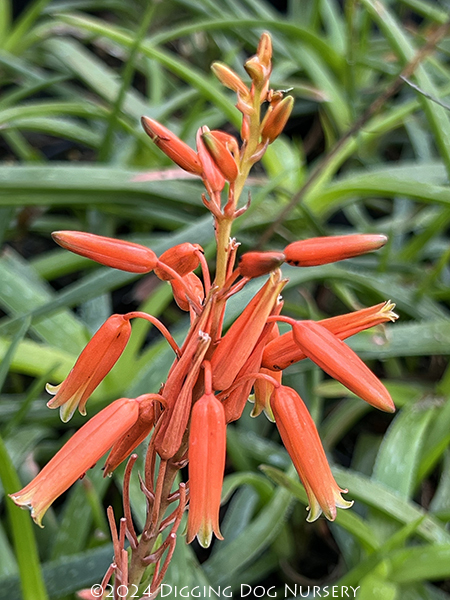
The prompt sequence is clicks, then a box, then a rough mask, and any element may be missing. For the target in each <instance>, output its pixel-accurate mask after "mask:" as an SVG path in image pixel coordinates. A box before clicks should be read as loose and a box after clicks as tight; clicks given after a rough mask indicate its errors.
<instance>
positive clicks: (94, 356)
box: [46, 315, 131, 423]
mask: <svg viewBox="0 0 450 600" xmlns="http://www.w3.org/2000/svg"><path fill="white" fill-rule="evenodd" d="M130 335H131V325H130V320H129V319H128V318H127V316H126V315H112V316H111V317H109V319H108V320H107V321H106V322H105V323H104V324H103V325H102V326H101V327H100V329H99V330H98V331H97V332H96V333H95V334H94V336H93V338H92V339H91V341H90V342H89V343H88V345H87V346H86V348H85V349H84V350H83V352H82V353H81V354H80V356H79V357H78V360H77V362H76V363H75V366H74V367H73V369H72V370H71V371H70V373H69V375H68V376H67V377H66V379H65V380H64V381H63V382H62V383H60V384H59V385H50V384H49V383H47V385H46V390H47V392H48V393H49V394H54V395H55V397H54V398H52V399H51V400H50V401H49V402H48V403H47V406H48V407H49V408H59V407H61V409H60V414H61V420H62V421H63V422H64V423H66V422H67V421H68V420H69V419H70V418H71V417H72V415H73V413H74V412H75V410H76V408H77V406H78V408H79V411H80V413H81V414H82V415H85V414H86V408H85V407H86V402H87V400H88V398H89V396H90V395H91V394H92V392H93V391H94V390H95V388H96V387H97V386H98V385H99V383H100V382H101V381H102V379H104V377H105V376H106V375H107V374H108V373H109V372H110V370H111V369H112V368H113V366H114V365H115V364H116V362H117V360H118V359H119V357H120V355H121V354H122V352H123V350H124V349H125V346H126V345H127V342H128V340H129V338H130Z"/></svg>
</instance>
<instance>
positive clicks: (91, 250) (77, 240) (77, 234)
mask: <svg viewBox="0 0 450 600" xmlns="http://www.w3.org/2000/svg"><path fill="white" fill-rule="evenodd" d="M52 238H53V239H54V240H55V242H56V243H57V244H59V245H60V246H62V247H63V248H65V249H66V250H70V251H71V252H74V253H75V254H80V255H81V256H85V257H86V258H90V259H91V260H95V261H96V262H98V263H100V264H102V265H105V266H107V267H113V268H114V269H121V270H122V271H129V272H130V273H149V272H150V271H152V270H153V269H154V268H155V267H156V264H157V262H158V259H157V256H156V254H155V253H154V252H153V251H152V250H150V248H146V247H145V246H141V245H140V244H133V243H132V242H125V241H123V240H115V239H113V238H108V237H104V236H102V235H95V234H93V233H84V232H82V231H54V232H53V233H52Z"/></svg>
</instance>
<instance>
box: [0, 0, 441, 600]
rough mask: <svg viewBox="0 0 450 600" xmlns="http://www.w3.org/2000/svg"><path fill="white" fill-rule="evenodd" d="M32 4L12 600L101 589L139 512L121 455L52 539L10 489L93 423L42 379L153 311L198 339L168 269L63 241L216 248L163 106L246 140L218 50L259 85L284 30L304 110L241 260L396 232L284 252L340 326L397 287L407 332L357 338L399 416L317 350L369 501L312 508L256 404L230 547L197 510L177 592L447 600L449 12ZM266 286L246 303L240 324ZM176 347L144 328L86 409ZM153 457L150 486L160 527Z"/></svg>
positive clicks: (6, 147)
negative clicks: (61, 238) (58, 240)
mask: <svg viewBox="0 0 450 600" xmlns="http://www.w3.org/2000/svg"><path fill="white" fill-rule="evenodd" d="M13 9H14V2H13V0H0V89H1V90H2V93H1V95H0V156H1V158H2V163H1V164H0V241H1V243H2V245H3V252H2V254H1V255H0V311H1V312H0V315H1V318H0V480H1V488H0V494H1V502H2V505H1V506H2V512H1V514H0V600H21V599H23V600H47V599H49V600H50V599H52V600H72V599H73V600H74V599H75V598H79V597H80V596H77V595H76V593H77V591H79V590H81V589H87V588H89V587H90V586H91V585H93V584H95V583H98V582H100V581H101V580H102V577H103V575H104V573H105V571H106V570H107V569H108V567H109V565H110V563H111V557H112V556H113V546H112V542H111V534H110V531H109V526H108V521H107V517H106V508H107V507H108V506H109V505H111V506H113V508H114V512H115V515H116V518H117V519H119V518H120V517H121V516H122V504H121V492H122V486H123V479H124V477H123V476H124V470H125V466H124V465H122V466H120V467H119V468H118V469H116V471H115V472H114V474H113V476H112V477H111V478H103V476H102V470H101V469H102V466H103V464H104V460H103V461H99V463H98V464H97V465H96V467H95V468H93V469H91V470H89V471H88V472H87V473H86V476H85V477H84V478H83V479H82V480H81V481H78V482H77V483H76V484H75V485H74V486H73V487H72V488H71V489H70V491H69V492H67V493H66V494H64V495H63V496H62V497H61V498H59V499H58V500H57V502H56V503H55V504H54V505H53V506H52V508H50V509H49V511H48V513H47V515H46V517H45V520H44V525H45V527H44V528H43V529H39V528H38V527H37V526H35V525H34V524H33V523H32V521H31V519H30V516H29V514H28V512H27V511H20V510H19V509H18V508H17V507H15V506H14V505H13V503H12V501H11V500H10V499H9V498H8V497H7V495H8V494H10V493H13V492H16V491H17V490H18V489H20V487H22V486H23V485H25V484H27V483H28V482H29V481H30V480H31V479H32V478H33V477H34V476H35V475H36V473H37V472H38V470H39V469H40V468H42V466H43V465H45V464H46V463H47V462H48V460H49V459H50V458H51V457H52V456H53V455H54V454H55V453H56V452H57V451H58V450H59V449H60V448H61V447H62V446H63V444H64V443H65V442H66V441H67V440H68V439H69V438H70V436H71V435H72V434H73V432H74V431H75V430H76V429H78V428H79V427H80V426H81V424H82V423H84V422H85V418H84V417H81V416H79V415H78V416H75V417H74V418H73V420H72V421H70V422H69V423H61V422H60V420H59V417H58V415H57V414H56V412H55V411H50V410H49V409H48V408H47V407H46V402H48V400H49V399H50V397H49V396H48V394H47V393H46V392H45V383H46V382H51V383H52V384H58V383H60V382H61V381H63V379H64V378H65V377H66V376H67V375H68V373H69V371H70V370H71V368H72V366H73V365H74V363H75V361H76V359H77V357H78V355H79V354H80V352H81V351H82V349H83V348H84V347H85V345H86V343H87V342H88V341H89V339H90V338H91V337H92V335H93V334H94V332H95V331H97V330H98V328H99V327H100V326H101V325H102V323H103V322H104V321H105V320H106V319H107V318H108V317H109V316H110V315H111V314H112V313H127V312H130V311H144V312H146V313H150V314H152V315H154V316H155V317H158V318H159V319H161V320H162V321H163V322H164V324H165V325H166V326H167V327H169V328H170V331H171V332H172V334H173V336H174V338H175V339H176V340H177V343H181V341H182V340H183V339H184V336H185V335H186V332H187V330H188V328H189V318H188V316H186V313H183V312H182V311H180V310H179V309H178V307H177V306H176V305H175V304H174V303H173V300H172V293H171V288H170V286H169V285H167V284H166V283H165V282H161V281H159V280H158V279H157V278H156V277H155V276H154V275H152V274H149V275H144V276H143V277H142V276H141V275H139V274H135V273H127V272H123V271H119V270H114V269H110V268H108V267H105V266H99V265H98V264H96V263H94V262H93V261H90V260H89V259H87V258H85V257H82V256H78V255H75V254H71V253H69V252H67V251H66V250H63V249H61V248H59V247H57V246H56V245H55V244H54V243H53V241H52V239H51V237H50V234H51V232H52V231H54V230H75V231H77V230H79V231H86V232H91V233H95V234H98V235H101V236H108V237H116V238H120V239H123V240H128V241H130V242H137V243H139V244H141V245H144V246H147V247H149V248H151V249H152V250H153V251H154V252H155V253H156V254H157V255H158V256H160V255H161V254H162V253H163V252H164V251H165V250H167V249H168V248H170V247H172V246H174V245H175V244H180V243H182V242H187V241H188V242H191V243H195V244H200V245H201V246H202V247H203V248H204V249H205V255H206V257H207V258H208V260H213V259H214V253H213V249H214V231H213V228H212V219H211V215H210V214H209V213H208V211H207V210H206V208H205V206H204V204H203V203H202V200H201V194H202V191H204V190H203V188H202V186H201V184H200V183H199V181H198V180H197V179H195V178H193V177H191V176H190V175H189V174H186V173H185V172H184V171H182V170H180V169H179V168H178V167H175V166H174V165H173V163H172V162H171V161H170V159H169V158H168V157H167V156H166V155H164V154H163V153H162V152H161V150H160V149H159V148H158V147H157V146H156V145H155V144H154V143H153V141H152V140H151V139H150V138H149V137H148V136H147V135H146V133H145V132H144V131H143V129H142V127H141V124H140V119H141V117H142V115H146V116H148V117H150V118H151V119H155V120H157V121H159V122H161V123H163V124H164V125H166V126H167V127H168V128H169V129H170V130H171V131H173V132H174V133H175V134H176V135H178V136H179V137H180V138H181V139H183V140H184V141H186V142H187V143H188V144H189V145H190V146H191V147H194V146H195V134H196V131H197V129H198V128H199V127H200V126H203V125H208V127H209V128H210V129H212V130H214V129H223V130H225V131H227V132H228V133H230V134H233V135H237V136H238V135H239V131H238V128H239V124H240V113H239V111H238V110H237V109H236V108H235V106H234V104H235V102H236V99H235V94H234V93H233V92H232V91H231V90H227V89H225V88H224V87H223V86H221V85H220V84H219V82H218V81H217V79H216V78H215V77H214V75H213V74H212V72H211V70H210V64H211V63H212V62H213V61H222V62H224V63H226V64H228V65H230V66H231V67H232V68H233V69H234V70H235V71H236V72H237V73H239V75H240V76H241V77H242V78H243V79H245V78H247V80H248V75H247V74H246V73H245V71H244V70H243V68H242V64H243V63H244V62H245V60H246V59H248V57H249V56H251V55H252V54H253V53H254V52H255V47H256V46H257V44H258V39H259V38H260V35H261V33H262V32H263V31H268V32H269V33H270V35H271V37H272V40H273V55H274V69H273V72H272V76H271V87H272V88H274V89H275V90H276V89H282V90H286V89H288V88H291V91H290V92H289V93H290V94H291V95H292V96H294V98H295V105H294V109H293V113H292V115H291V118H290V121H289V123H288V125H287V127H286V128H285V132H284V134H282V135H281V136H280V137H279V138H278V139H277V140H276V141H275V142H274V143H273V144H271V145H270V146H269V147H268V148H267V151H266V153H265V155H264V157H263V158H262V161H261V163H259V165H258V166H257V168H255V169H254V170H253V171H252V173H251V176H250V178H249V180H248V182H247V185H246V188H245V194H247V192H249V194H250V196H251V204H250V206H249V208H248V210H247V211H246V212H245V213H244V214H243V215H241V216H240V217H239V218H238V219H237V220H236V222H235V223H234V225H233V232H232V233H233V235H234V236H236V237H237V238H238V239H239V241H240V242H241V244H242V245H241V248H240V250H239V253H243V252H245V251H247V250H251V249H255V248H258V249H259V250H280V249H283V248H285V247H286V246H287V245H288V244H290V243H292V242H293V241H295V240H298V239H304V238H308V237H318V236H324V235H327V236H330V235H342V234H352V233H362V234H368V233H371V234H373V233H375V234H386V235H387V236H388V237H389V239H388V242H387V244H386V245H385V246H384V247H383V248H382V249H381V250H379V251H378V252H377V253H373V254H369V255H367V256H363V257H358V258H351V259H349V260H345V261H343V262H339V263H335V264H324V265H320V266H314V267H308V268H298V269H294V268H291V267H289V266H287V267H284V266H283V269H284V270H285V273H286V275H288V276H289V283H288V284H287V285H286V287H285V288H284V290H283V298H284V302H285V304H284V311H283V312H284V314H288V315H289V316H290V317H293V318H294V319H312V320H316V321H317V320H320V319H324V318H327V317H331V316H335V315H338V314H343V313H347V312H350V311H354V310H357V309H360V308H363V307H367V306H371V305H375V304H378V303H381V302H382V301H386V300H388V299H390V300H392V302H394V303H395V304H396V312H398V314H399V315H400V320H399V322H398V323H396V324H395V325H388V326H386V327H385V326H384V325H378V326H377V327H376V328H373V329H371V330H369V331H366V332H362V333H359V334H358V335H357V336H355V337H354V338H352V339H351V340H349V341H348V344H349V346H350V347H351V348H352V349H353V350H355V351H356V352H357V354H358V355H359V356H360V357H362V358H363V360H364V361H365V362H366V363H367V364H368V366H369V367H370V368H371V369H372V371H374V372H375V373H376V375H377V376H378V377H379V378H380V379H381V380H382V382H383V383H384V385H385V386H386V388H387V389H388V390H389V392H390V394H391V396H392V399H393V400H394V402H395V405H396V407H397V412H396V413H395V414H386V413H380V412H378V411H376V410H375V409H373V408H372V407H371V406H369V405H368V404H365V403H363V402H362V401H361V400H360V399H359V398H356V396H354V395H352V394H351V392H349V391H348V390H346V388H344V387H343V386H342V385H341V384H340V383H338V382H336V381H334V380H331V379H330V378H329V377H327V376H326V375H325V374H324V373H323V371H322V370H321V369H319V368H318V367H317V366H316V365H314V364H313V363H312V362H310V361H301V362H298V363H296V364H294V365H292V366H291V367H289V368H288V369H287V370H286V373H285V374H284V379H283V383H286V385H288V386H291V387H293V388H295V389H296V390H297V391H298V392H299V393H300V394H301V396H302V398H303V399H304V400H305V402H306V404H307V406H308V408H309V411H310V413H311V414H312V416H313V418H314V421H315V423H316V425H317V428H318V431H319V433H320V437H321V439H322V442H323V445H324V448H325V450H326V452H327V456H328V459H329V461H330V463H331V465H332V472H333V475H334V477H335V479H336V481H337V483H338V484H339V485H340V486H341V487H343V488H348V490H349V493H348V494H347V496H346V498H348V499H352V500H354V501H355V502H354V506H353V508H351V509H350V510H346V511H341V510H339V511H338V515H337V518H336V520H335V521H334V522H332V523H330V522H328V521H326V520H325V519H323V518H320V519H319V520H317V521H315V522H314V523H307V522H306V516H307V512H306V510H305V507H306V505H307V504H308V498H307V496H306V492H305V490H304V488H303V486H302V485H301V484H300V482H299V480H298V477H297V475H296V473H295V471H294V469H293V467H292V466H291V462H290V459H289V456H288V454H287V452H286V450H285V449H284V446H283V445H282V443H281V440H280V437H279V435H278V434H277V432H276V429H275V428H274V427H273V425H272V424H271V423H269V421H268V420H267V419H265V418H264V416H263V415H261V416H259V417H258V418H256V419H252V418H251V417H250V412H251V410H252V405H251V404H250V403H249V404H248V408H246V410H245V411H244V415H243V416H242V418H241V419H239V421H236V422H235V423H233V424H231V425H230V426H229V427H228V431H227V438H228V440H227V441H228V445H227V449H228V453H227V463H226V475H225V480H224V487H223V496H222V500H223V514H222V512H221V530H222V533H223V535H224V537H225V540H224V541H215V542H214V543H213V545H212V548H211V549H209V550H204V549H202V548H200V547H199V546H198V545H196V543H195V542H194V543H193V544H191V545H187V544H185V543H184V539H183V536H182V535H181V534H182V533H183V528H184V520H183V523H182V526H181V528H180V530H179V535H178V538H179V543H178V544H177V545H176V549H175V552H174V555H173V557H172V560H171V563H170V567H169V569H168V572H167V575H166V578H165V585H166V588H165V592H164V593H165V595H166V597H169V598H175V597H177V596H176V595H175V590H176V589H177V590H178V591H179V590H180V589H181V588H182V587H185V588H186V590H188V591H190V592H191V593H192V597H194V594H200V595H199V596H198V597H205V598H208V597H214V595H213V594H212V593H210V595H208V589H209V588H208V586H211V589H214V590H216V591H217V590H219V588H220V589H221V593H222V597H225V596H226V594H230V593H232V594H233V597H235V598H240V597H247V598H252V597H261V594H262V593H264V594H266V593H268V591H269V588H270V590H271V591H270V593H271V594H277V596H275V597H278V598H293V597H310V598H313V597H320V595H319V594H322V597H326V595H327V594H328V597H342V598H345V597H355V596H354V595H353V591H352V590H354V589H356V588H358V591H357V593H356V598H358V599H359V600H396V599H398V600H399V599H400V598H401V599H402V600H404V599H405V600H422V599H427V600H428V599H429V600H450V533H449V530H448V524H449V522H450V450H449V445H450V398H449V396H450V368H449V367H448V365H447V358H446V357H447V356H448V355H449V354H450V306H449V301H450V287H449V281H450V271H449V265H448V263H449V260H450V249H449V234H448V231H449V225H450V187H449V183H448V182H449V177H450V22H449V17H448V3H447V4H446V2H444V1H442V2H439V3H435V2H431V0H394V1H392V2H387V1H385V0H360V1H359V2H356V0H344V2H339V1H338V0H288V2H287V8H286V11H285V12H280V11H279V10H277V9H275V8H274V7H273V6H272V5H271V4H269V3H268V2H266V0H222V1H221V2H215V1H214V0H167V1H165V2H160V3H158V2H151V1H150V0H131V1H127V2H119V1H118V0H54V1H52V2H50V1H49V0H34V1H33V2H31V3H30V4H29V5H28V6H27V7H26V8H25V9H24V10H23V12H21V13H20V14H19V15H14V18H13ZM246 199H247V197H245V200H243V199H242V200H241V203H240V206H242V205H243V204H245V201H246ZM252 286H253V287H252ZM257 288H258V286H257V285H256V283H255V285H253V283H251V284H250V285H249V286H248V288H245V290H244V291H243V293H242V294H243V295H239V296H235V297H233V298H232V299H231V300H230V302H229V305H228V307H227V312H226V314H225V319H224V325H225V327H227V326H228V325H230V324H231V323H232V322H233V320H234V319H235V318H236V316H237V315H238V314H239V313H240V312H242V308H243V304H242V303H243V302H244V301H245V303H247V302H248V300H249V299H250V298H251V296H252V295H253V294H254V293H255V291H256V289H257ZM247 289H248V293H247ZM246 293H247V296H246V297H244V296H245V294H246ZM243 297H244V298H243ZM244 305H245V304H244ZM280 327H281V329H282V331H288V329H289V328H288V327H286V328H285V329H283V327H284V325H282V326H280ZM172 362H173V351H172V349H171V348H170V347H169V346H168V345H167V344H166V343H165V341H164V340H161V337H160V336H159V335H157V333H156V332H155V328H153V327H152V325H151V324H150V323H149V322H147V321H136V322H135V323H133V327H132V334H131V338H130V341H129V343H128V345H127V347H126V349H125V350H124V352H123V354H122V356H121V357H120V359H119V360H118V362H117V364H116V365H115V366H114V368H113V369H112V370H111V372H110V373H109V374H108V375H107V376H106V377H105V379H104V381H103V382H102V383H101V384H100V386H99V387H98V388H97V389H96V390H95V391H94V393H93V395H92V398H91V399H90V400H89V404H88V417H91V416H93V415H94V414H96V413H98V412H99V411H100V410H101V409H103V408H104V407H105V406H107V405H108V404H110V403H111V401H112V400H115V399H116V398H121V397H127V398H135V397H137V396H139V395H141V394H147V393H149V392H154V393H157V392H158V389H159V386H160V384H161V382H162V381H164V380H165V378H166V376H167V373H168V371H169V369H170V367H171V364H172ZM147 443H148V442H147ZM145 446H146V443H144V444H143V447H142V446H141V447H140V449H139V450H138V456H139V457H138V459H137V461H136V464H135V466H134V468H133V472H132V477H131V480H130V482H129V487H130V489H129V497H130V504H131V511H132V515H133V520H134V523H135V524H136V529H137V530H139V531H140V530H142V527H143V526H144V523H145V517H146V500H145V495H143V494H142V492H141V490H140V483H139V479H138V473H139V472H141V473H142V472H143V470H144V464H143V461H144V456H145ZM180 477H181V479H182V478H183V477H184V479H186V473H184V472H181V476H180ZM181 479H180V481H181ZM158 543H161V540H159V541H158ZM169 586H172V591H169V590H170V588H169ZM196 586H200V587H199V588H197V591H195V588H196ZM204 586H206V587H205V588H204ZM257 586H260V587H259V588H258V589H256V590H255V591H254V592H252V591H251V589H254V588H256V587H257ZM286 586H287V587H286ZM333 586H334V587H333ZM225 588H226V592H225V593H224V590H225ZM344 590H345V591H344ZM132 592H133V590H130V594H129V597H132ZM308 593H309V596H307V594H308ZM258 594H259V596H258ZM333 594H334V595H333ZM83 597H85V598H89V596H87V595H86V596H83ZM92 597H94V596H92ZM136 597H137V596H136ZM144 597H145V596H144ZM263 597H270V596H263Z"/></svg>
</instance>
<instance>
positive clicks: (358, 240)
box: [284, 234, 387, 267]
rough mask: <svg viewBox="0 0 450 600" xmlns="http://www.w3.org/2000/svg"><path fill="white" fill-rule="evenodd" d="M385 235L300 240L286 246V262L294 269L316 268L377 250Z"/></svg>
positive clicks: (384, 240)
mask: <svg viewBox="0 0 450 600" xmlns="http://www.w3.org/2000/svg"><path fill="white" fill-rule="evenodd" d="M386 242H387V237H386V236H385V235H377V234H373V235H370V234H368V235H364V234H354V235H335V236H330V237H318V238H310V239H309V240H300V241H299V242H293V243H292V244H289V246H286V248H285V249H284V253H285V255H286V262H287V263H289V264H290V265H292V266H294V267H316V266H318V265H325V264H328V263H332V262H336V261H338V260H344V259H346V258H352V257H354V256H359V255H360V254H365V253H366V252H373V251H374V250H378V249H379V248H381V247H382V246H384V245H385V243H386Z"/></svg>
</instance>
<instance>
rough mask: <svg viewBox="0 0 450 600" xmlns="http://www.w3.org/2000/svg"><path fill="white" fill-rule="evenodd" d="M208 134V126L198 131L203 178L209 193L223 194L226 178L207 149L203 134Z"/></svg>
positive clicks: (198, 147)
mask: <svg viewBox="0 0 450 600" xmlns="http://www.w3.org/2000/svg"><path fill="white" fill-rule="evenodd" d="M207 132H209V128H208V127H207V126H206V125H204V126H203V127H200V128H199V130H198V131H197V151H198V156H199V158H200V160H201V162H202V165H203V174H202V177H203V179H204V181H205V185H206V187H207V189H208V192H209V193H215V192H221V191H222V190H223V188H224V186H225V177H224V176H223V175H222V173H221V172H220V171H219V169H218V167H217V166H216V163H215V162H214V160H213V158H212V156H211V154H210V153H209V152H208V150H207V149H206V146H205V142H204V141H203V139H202V134H203V133H207Z"/></svg>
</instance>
